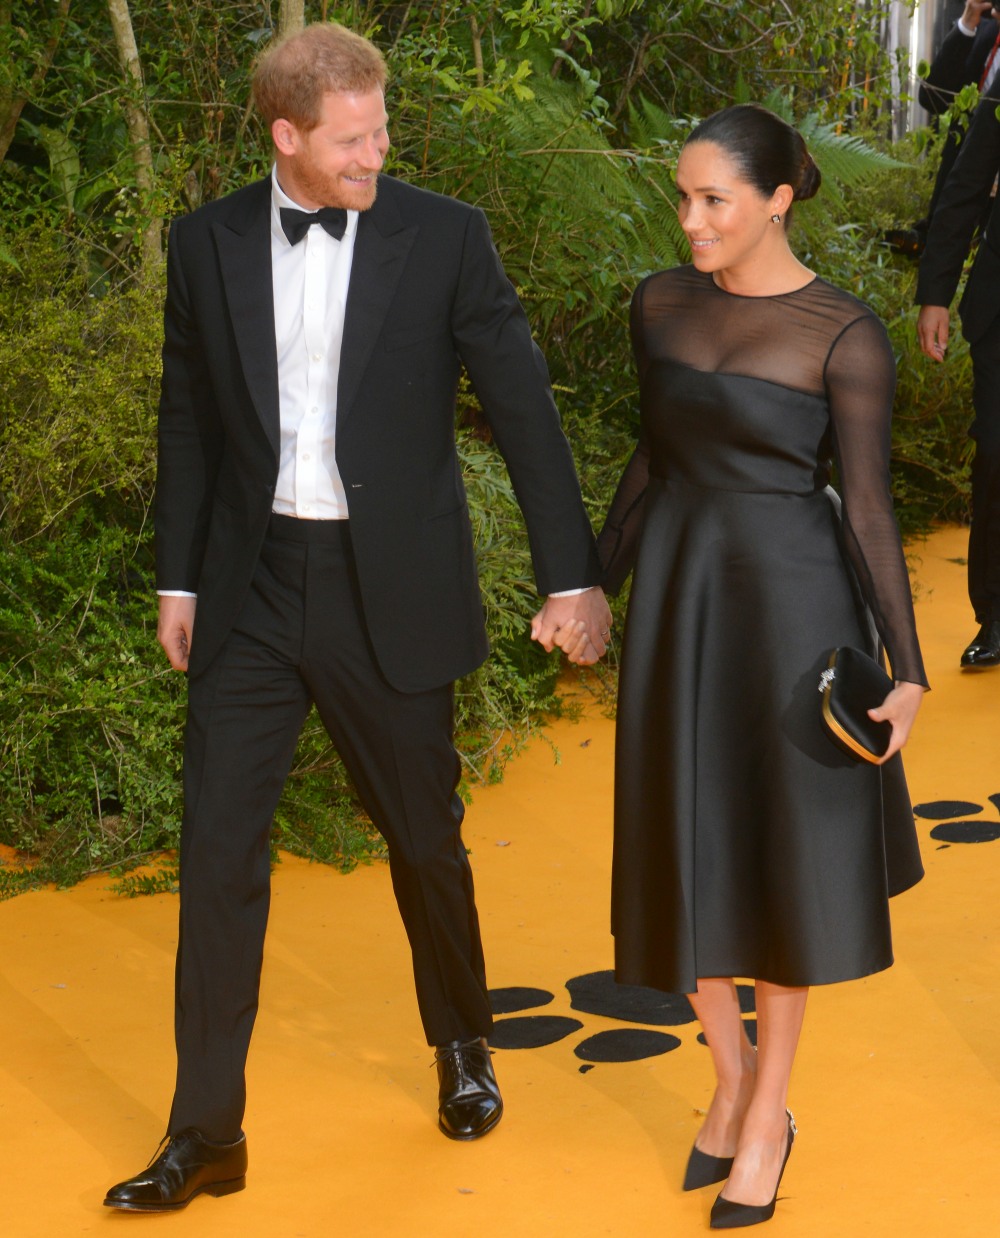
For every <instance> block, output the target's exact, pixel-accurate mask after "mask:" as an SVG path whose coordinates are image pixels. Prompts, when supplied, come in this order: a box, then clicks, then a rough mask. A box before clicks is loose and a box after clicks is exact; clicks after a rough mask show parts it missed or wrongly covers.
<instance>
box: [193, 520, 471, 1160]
mask: <svg viewBox="0 0 1000 1238" xmlns="http://www.w3.org/2000/svg"><path fill="white" fill-rule="evenodd" d="M399 618H400V622H401V623H405V621H406V617H405V615H401V616H400V617H399ZM195 640H197V627H196V629H195ZM313 702H315V703H316V706H317V709H318V711H319V713H320V716H321V717H322V720H323V723H324V725H325V726H326V729H327V731H328V732H329V734H330V737H331V739H332V740H333V742H334V744H335V745H336V747H337V750H338V752H339V753H340V755H341V757H342V759H343V761H344V764H345V766H346V767H347V769H348V772H349V773H350V775H351V777H352V779H353V780H354V782H355V785H356V787H357V790H358V793H359V795H360V797H361V800H362V803H363V804H364V806H365V809H366V810H367V811H368V813H369V815H370V816H371V818H372V820H373V821H374V823H375V824H376V826H377V827H378V829H379V830H380V831H381V832H382V834H383V836H384V837H385V839H386V842H387V844H388V850H389V867H390V873H391V878H392V883H393V891H394V893H395V895H396V901H397V903H398V906H399V909H400V913H401V915H402V918H403V924H404V926H405V928H406V933H407V936H408V937H409V941H410V947H411V951H412V955H413V971H414V977H415V981H416V990H417V1000H418V1005H419V1009H420V1015H421V1019H422V1022H423V1025H424V1031H425V1033H426V1035H427V1039H428V1043H430V1044H435V1045H436V1044H443V1043H445V1042H447V1041H449V1040H455V1039H459V1038H462V1039H466V1038H471V1037H473V1036H486V1035H488V1034H489V1032H490V1030H491V1027H492V1018H491V1015H490V1008H489V1000H488V997H487V994H486V976H485V968H484V964H483V952H482V945H481V941H480V935H479V920H478V916H477V914H476V907H475V901H474V895H473V885H472V872H471V869H470V867H469V862H468V858H467V856H466V853H465V848H464V847H463V845H462V840H461V834H460V830H461V824H462V816H463V808H462V803H461V800H460V799H459V797H458V796H457V794H456V786H457V783H458V777H459V762H458V756H457V754H456V752H455V749H454V746H453V743H452V726H453V692H452V688H451V685H447V686H445V687H443V688H438V689H435V690H433V691H429V692H421V693H401V692H397V691H396V690H395V689H393V688H392V687H390V686H389V684H387V683H386V681H385V680H384V679H383V678H382V676H381V674H380V673H379V670H378V667H377V665H376V663H375V659H374V656H373V654H372V651H371V648H370V645H369V641H368V637H367V632H366V629H365V624H364V618H363V615H362V611H361V606H360V600H359V593H358V588H357V581H356V576H355V572H354V569H353V560H352V556H351V548H350V532H349V528H348V523H347V522H346V521H300V520H293V519H290V518H288V517H281V516H275V517H272V520H271V527H270V531H269V534H268V537H267V539H266V542H265V545H264V549H263V553H262V555H261V559H260V563H259V564H258V568H257V572H256V574H255V577H254V581H253V586H252V590H251V593H250V596H249V598H248V600H247V602H246V605H245V606H244V608H243V611H242V613H241V615H240V617H239V620H238V622H237V625H236V627H235V629H234V631H233V632H232V633H231V634H230V637H229V639H228V641H227V643H226V645H225V646H224V648H223V650H222V651H221V652H220V654H219V656H218V657H217V658H216V659H215V660H214V661H213V662H212V664H211V665H210V666H209V667H208V669H207V670H206V671H205V672H204V673H203V674H201V675H199V676H197V677H196V678H194V679H193V680H192V681H191V683H190V685H189V688H188V720H187V732H186V740H185V754H184V794H185V812H184V822H183V828H182V833H181V897H180V937H179V943H178V951H177V974H176V1008H175V1009H176V1042H177V1086H176V1091H175V1094H174V1103H173V1107H172V1110H171V1115H170V1124H169V1132H170V1133H171V1134H176V1133H177V1132H178V1131H180V1130H183V1129H184V1128H185V1127H188V1126H194V1127H197V1128H198V1129H199V1130H200V1131H201V1132H202V1134H204V1135H205V1136H206V1137H208V1138H210V1139H218V1140H230V1139H235V1138H237V1136H238V1134H239V1131H240V1128H241V1124H242V1120H243V1112H244V1108H245V1098H246V1086H245V1078H244V1068H245V1063H246V1056H247V1051H248V1048H249V1044H250V1035H251V1031H252V1029H253V1023H254V1019H255V1017H256V1013H257V1001H258V988H259V982H260V972H261V959H262V953H263V946H264V932H265V928H266V925H267V915H268V906H269V898H270V869H269V849H268V834H269V830H270V825H271V820H272V817H273V814H274V810H275V808H276V806H277V802H278V798H279V796H280V794H281V789H282V786H283V784H284V781H285V779H286V777H287V775H288V771H289V768H290V766H291V762H292V759H293V757H294V753H295V747H296V742H297V739H298V735H299V732H300V731H301V728H302V725H303V722H304V721H305V717H306V714H307V712H308V710H309V708H310V706H311V704H312V703H313ZM358 974H359V977H360V976H361V975H362V974H363V961H362V962H360V965H359V966H358ZM374 1009H375V1007H374V1004H373V1010H374Z"/></svg>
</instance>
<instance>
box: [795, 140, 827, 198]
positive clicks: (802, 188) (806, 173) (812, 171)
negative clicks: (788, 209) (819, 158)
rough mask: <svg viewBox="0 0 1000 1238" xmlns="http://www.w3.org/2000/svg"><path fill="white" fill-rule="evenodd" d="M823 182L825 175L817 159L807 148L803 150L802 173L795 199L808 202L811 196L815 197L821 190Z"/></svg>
mask: <svg viewBox="0 0 1000 1238" xmlns="http://www.w3.org/2000/svg"><path fill="white" fill-rule="evenodd" d="M822 182H823V176H822V173H821V172H820V170H819V168H818V167H817V166H816V160H815V159H813V157H812V155H810V154H809V152H808V151H807V150H803V151H802V175H801V176H800V178H799V183H798V187H797V188H796V190H795V201H796V202H806V201H808V199H809V198H814V197H815V196H816V194H817V193H818V192H819V187H820V185H821V184H822Z"/></svg>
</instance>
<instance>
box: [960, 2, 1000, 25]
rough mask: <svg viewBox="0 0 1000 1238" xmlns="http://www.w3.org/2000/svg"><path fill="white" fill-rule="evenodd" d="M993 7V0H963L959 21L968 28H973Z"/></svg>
mask: <svg viewBox="0 0 1000 1238" xmlns="http://www.w3.org/2000/svg"><path fill="white" fill-rule="evenodd" d="M992 7H993V0H965V8H964V9H963V10H962V17H961V22H962V25H963V26H965V27H966V29H968V30H975V29H976V28H977V27H978V26H979V23H980V21H982V19H983V18H984V17H986V16H987V14H988V13H989V11H990V9H991V8H992Z"/></svg>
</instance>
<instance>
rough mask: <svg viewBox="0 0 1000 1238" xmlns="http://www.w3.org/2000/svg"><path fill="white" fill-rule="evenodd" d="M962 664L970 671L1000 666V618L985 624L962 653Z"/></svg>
mask: <svg viewBox="0 0 1000 1238" xmlns="http://www.w3.org/2000/svg"><path fill="white" fill-rule="evenodd" d="M962 666H963V668H964V669H965V670H969V671H981V670H987V669H988V668H989V667H991V666H1000V619H994V620H993V621H992V622H990V623H984V624H983V626H982V627H981V628H980V629H979V631H978V632H977V633H976V638H975V640H974V641H973V642H972V644H971V645H970V646H969V647H968V649H966V651H965V652H964V653H963V654H962Z"/></svg>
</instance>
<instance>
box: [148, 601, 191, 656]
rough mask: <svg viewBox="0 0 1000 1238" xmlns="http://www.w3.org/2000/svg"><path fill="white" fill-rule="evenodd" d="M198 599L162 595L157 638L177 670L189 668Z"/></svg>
mask: <svg viewBox="0 0 1000 1238" xmlns="http://www.w3.org/2000/svg"><path fill="white" fill-rule="evenodd" d="M196 600H197V599H196V598H193V597H162V596H161V597H160V618H159V622H158V623H157V625H156V639H157V640H158V641H159V642H160V644H161V645H162V646H163V652H164V653H165V654H166V655H167V661H168V662H169V663H170V665H171V666H172V667H173V668H174V670H175V671H186V670H187V668H188V657H189V656H190V654H191V632H192V630H193V628H194V607H195V602H196Z"/></svg>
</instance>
